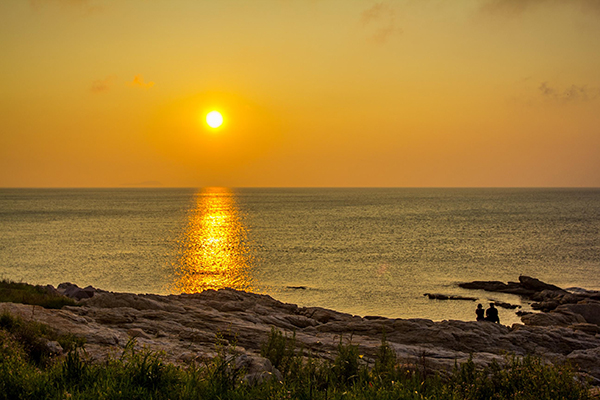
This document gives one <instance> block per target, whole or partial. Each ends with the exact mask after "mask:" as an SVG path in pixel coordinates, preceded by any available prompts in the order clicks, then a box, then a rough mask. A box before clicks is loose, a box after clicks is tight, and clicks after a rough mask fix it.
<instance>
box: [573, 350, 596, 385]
mask: <svg viewBox="0 0 600 400" xmlns="http://www.w3.org/2000/svg"><path fill="white" fill-rule="evenodd" d="M567 360H569V361H571V362H572V363H573V364H575V365H577V366H578V367H579V368H580V369H581V370H582V371H585V372H586V373H588V374H590V375H591V376H593V377H595V378H598V377H600V362H598V361H599V360H600V347H595V348H591V349H585V350H575V351H573V352H572V353H570V354H569V355H567Z"/></svg>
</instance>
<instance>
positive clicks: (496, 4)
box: [481, 0, 600, 15]
mask: <svg viewBox="0 0 600 400" xmlns="http://www.w3.org/2000/svg"><path fill="white" fill-rule="evenodd" d="M550 5H560V6H570V7H573V6H575V7H578V8H581V9H582V11H586V10H595V11H597V12H599V13H600V0H482V2H481V10H482V11H484V12H486V13H490V14H503V15H517V14H521V13H523V12H525V11H528V10H534V9H536V8H539V7H542V6H550Z"/></svg>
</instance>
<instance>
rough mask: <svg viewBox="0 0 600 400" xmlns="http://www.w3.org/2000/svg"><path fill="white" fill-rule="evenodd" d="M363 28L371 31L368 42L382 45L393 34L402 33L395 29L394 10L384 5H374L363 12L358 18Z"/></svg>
mask: <svg viewBox="0 0 600 400" xmlns="http://www.w3.org/2000/svg"><path fill="white" fill-rule="evenodd" d="M360 20H361V23H362V25H363V28H365V29H369V30H370V31H371V33H370V36H369V40H370V41H372V42H375V43H378V44H383V43H385V42H387V41H388V39H389V38H390V37H391V36H392V35H394V34H400V33H402V29H400V28H397V27H396V16H395V13H394V9H393V8H392V7H390V6H389V5H388V4H386V3H376V4H374V5H373V6H372V7H370V8H368V9H366V10H364V11H363V12H362V14H361V17H360Z"/></svg>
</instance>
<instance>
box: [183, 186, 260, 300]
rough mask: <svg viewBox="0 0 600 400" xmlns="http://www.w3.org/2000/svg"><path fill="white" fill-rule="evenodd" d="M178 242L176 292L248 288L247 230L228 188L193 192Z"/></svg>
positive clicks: (249, 262) (249, 261) (249, 281)
mask: <svg viewBox="0 0 600 400" xmlns="http://www.w3.org/2000/svg"><path fill="white" fill-rule="evenodd" d="M179 245H180V249H179V252H180V256H179V260H178V261H179V262H178V263H177V264H176V265H175V274H176V277H177V278H176V281H175V284H174V287H175V291H176V292H179V293H196V292H201V291H203V290H206V289H221V288H226V287H229V288H233V289H240V290H251V289H252V287H251V279H250V277H249V270H250V267H251V260H252V257H251V255H250V254H249V247H248V240H247V230H246V228H245V227H244V225H243V224H242V221H241V219H240V215H239V210H238V208H237V204H236V202H235V196H234V194H233V192H232V191H231V190H229V189H226V188H204V189H202V191H200V192H198V193H197V194H196V195H195V207H194V208H193V209H192V210H190V214H189V221H188V226H187V230H186V232H185V234H184V237H183V239H182V240H181V241H180V244H179Z"/></svg>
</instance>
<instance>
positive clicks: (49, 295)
mask: <svg viewBox="0 0 600 400" xmlns="http://www.w3.org/2000/svg"><path fill="white" fill-rule="evenodd" d="M0 303H23V304H31V305H36V306H41V307H44V308H62V307H63V306H76V305H78V304H77V302H76V301H75V300H73V299H70V298H68V297H66V296H62V295H60V294H57V293H53V292H51V291H49V290H48V289H46V288H45V287H44V286H39V285H38V286H35V285H30V284H28V283H21V282H13V281H10V280H7V279H3V280H1V281H0Z"/></svg>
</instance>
